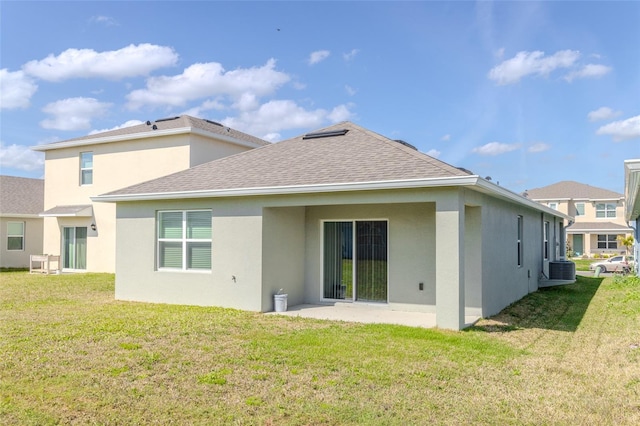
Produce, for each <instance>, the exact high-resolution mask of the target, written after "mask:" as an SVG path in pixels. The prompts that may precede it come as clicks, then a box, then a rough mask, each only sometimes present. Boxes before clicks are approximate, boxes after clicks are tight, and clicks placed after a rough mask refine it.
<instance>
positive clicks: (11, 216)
mask: <svg viewBox="0 0 640 426" xmlns="http://www.w3.org/2000/svg"><path fill="white" fill-rule="evenodd" d="M0 217H1V218H4V219H40V215H37V214H22V213H0Z"/></svg>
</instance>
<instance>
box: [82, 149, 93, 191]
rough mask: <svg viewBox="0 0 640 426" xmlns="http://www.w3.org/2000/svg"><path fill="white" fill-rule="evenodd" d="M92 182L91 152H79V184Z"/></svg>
mask: <svg viewBox="0 0 640 426" xmlns="http://www.w3.org/2000/svg"><path fill="white" fill-rule="evenodd" d="M92 183H93V152H81V153H80V185H91V184H92Z"/></svg>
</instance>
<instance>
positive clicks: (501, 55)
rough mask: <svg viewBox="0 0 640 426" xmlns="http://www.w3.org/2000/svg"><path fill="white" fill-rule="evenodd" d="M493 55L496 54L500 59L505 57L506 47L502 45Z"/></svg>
mask: <svg viewBox="0 0 640 426" xmlns="http://www.w3.org/2000/svg"><path fill="white" fill-rule="evenodd" d="M493 56H495V57H496V58H498V59H502V58H504V47H501V48H500V49H498V50H496V51H495V52H493Z"/></svg>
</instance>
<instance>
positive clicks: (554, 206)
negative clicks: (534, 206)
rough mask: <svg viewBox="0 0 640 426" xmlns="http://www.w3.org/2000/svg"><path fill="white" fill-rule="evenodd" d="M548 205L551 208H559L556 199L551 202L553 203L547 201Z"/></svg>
mask: <svg viewBox="0 0 640 426" xmlns="http://www.w3.org/2000/svg"><path fill="white" fill-rule="evenodd" d="M547 206H548V207H549V208H550V209H553V210H558V202H556V201H554V202H551V203H547Z"/></svg>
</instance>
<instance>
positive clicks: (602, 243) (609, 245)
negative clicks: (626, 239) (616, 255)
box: [598, 235, 618, 250]
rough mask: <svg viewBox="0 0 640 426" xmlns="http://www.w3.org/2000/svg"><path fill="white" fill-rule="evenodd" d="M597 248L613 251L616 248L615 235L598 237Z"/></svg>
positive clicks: (616, 239)
mask: <svg viewBox="0 0 640 426" xmlns="http://www.w3.org/2000/svg"><path fill="white" fill-rule="evenodd" d="M598 248H599V249H609V250H615V249H617V248H618V236H617V235H598Z"/></svg>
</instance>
